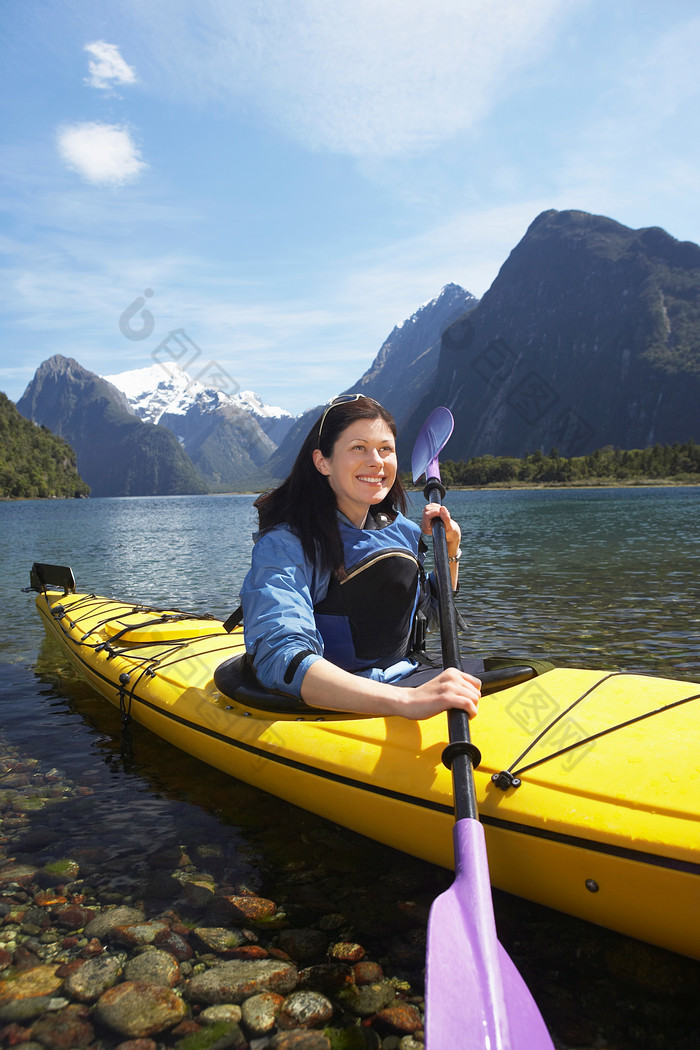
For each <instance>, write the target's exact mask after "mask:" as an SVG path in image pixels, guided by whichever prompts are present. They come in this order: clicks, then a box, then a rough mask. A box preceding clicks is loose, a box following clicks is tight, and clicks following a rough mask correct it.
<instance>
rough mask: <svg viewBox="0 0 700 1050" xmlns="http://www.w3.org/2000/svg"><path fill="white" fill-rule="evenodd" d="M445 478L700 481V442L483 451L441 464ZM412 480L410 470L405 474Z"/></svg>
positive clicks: (453, 482) (471, 483)
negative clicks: (570, 450)
mask: <svg viewBox="0 0 700 1050" xmlns="http://www.w3.org/2000/svg"><path fill="white" fill-rule="evenodd" d="M440 473H441V474H442V480H443V481H444V482H445V484H446V485H448V486H452V488H459V487H460V486H461V487H464V488H475V487H481V486H483V485H492V486H501V487H504V488H505V487H509V486H513V487H515V486H518V485H606V484H608V485H625V484H627V485H635V484H636V485H639V484H644V483H645V482H646V483H658V482H676V483H682V484H686V485H688V484H698V483H700V445H698V444H696V443H695V442H694V441H686V442H684V443H683V444H682V445H681V444H679V443H678V442H676V443H674V444H673V445H653V446H651V447H650V448H644V449H638V448H635V449H627V450H623V449H619V448H613V447H612V446H610V445H608V446H606V447H605V448H601V449H597V450H596V451H595V452H592V453H591V454H590V455H588V456H572V457H570V458H566V457H565V456H560V455H559V452H558V451H557V449H556V448H553V449H552V450H551V452H549V454H548V455H545V453H543V452H541V451H537V452H533V453H531V454H529V455H527V456H523V457H522V458H520V459H518V458H516V457H515V456H477V457H475V458H474V459H468V460H466V461H464V460H462V461H460V462H457V463H456V462H454V461H453V460H445V462H444V463H441V464H440ZM404 481H405V482H406V483H410V475H406V476H405V477H404Z"/></svg>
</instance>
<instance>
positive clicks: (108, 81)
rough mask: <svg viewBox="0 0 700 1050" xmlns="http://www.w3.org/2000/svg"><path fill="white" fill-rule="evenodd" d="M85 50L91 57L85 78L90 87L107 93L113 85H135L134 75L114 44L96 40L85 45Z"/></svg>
mask: <svg viewBox="0 0 700 1050" xmlns="http://www.w3.org/2000/svg"><path fill="white" fill-rule="evenodd" d="M85 50H86V51H87V52H88V54H89V55H91V56H92V57H91V59H90V61H89V63H88V70H89V72H90V76H89V77H86V78H85V83H86V84H89V85H90V87H94V88H98V89H99V90H101V91H109V90H110V89H111V88H112V87H113V86H114V85H115V84H135V83H136V73H135V72H134V70H133V69H132V68H131V66H130V65H128V64H127V63H126V62H125V61H124V59H123V58H122V56H121V54H120V53H119V48H118V47H117V46H116V44H107V43H105V41H104V40H96V41H95V42H94V43H92V44H86V45H85Z"/></svg>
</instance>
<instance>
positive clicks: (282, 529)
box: [241, 394, 481, 719]
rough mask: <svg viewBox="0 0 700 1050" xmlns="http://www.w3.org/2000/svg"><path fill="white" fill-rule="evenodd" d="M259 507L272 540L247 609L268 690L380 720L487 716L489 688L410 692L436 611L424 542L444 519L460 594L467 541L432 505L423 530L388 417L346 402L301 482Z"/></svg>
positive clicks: (356, 398)
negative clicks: (419, 637)
mask: <svg viewBox="0 0 700 1050" xmlns="http://www.w3.org/2000/svg"><path fill="white" fill-rule="evenodd" d="M255 506H256V507H257V509H258V515H259V522H260V533H259V535H258V538H257V540H256V543H255V546H254V548H253V556H252V564H251V569H250V572H249V573H248V575H247V576H246V579H245V581H244V583H243V588H242V590H241V604H242V608H243V624H244V630H245V642H246V650H247V652H248V653H249V654H250V655H251V657H252V661H253V668H254V670H255V673H256V675H257V677H258V679H259V680H260V682H261V683H262V685H263V686H264V687H265V688H267V689H272V690H278V691H281V692H285V693H291V694H293V695H295V696H297V697H301V699H302V700H303V701H304V702H305V703H307V704H309V705H310V706H311V707H323V708H327V709H329V708H330V709H334V710H339V711H352V712H359V713H365V714H367V715H401V716H403V717H405V718H414V719H417V718H427V717H429V716H430V715H435V714H438V713H439V712H441V711H445V710H446V709H447V708H451V707H457V708H462V709H463V710H464V711H466V712H467V714H468V715H469V717H473V716H474V715H475V714H476V712H477V707H478V702H479V696H480V691H479V690H480V684H481V683H480V682H479V679H478V678H475V677H473V676H472V675H470V674H467V673H466V672H464V671H459V670H457V669H455V668H449V669H447V670H443V671H442V672H439V673H437V672H436V673H435V674H434V675H433V676H432V677H430V676H429V678H430V680H428V681H424V680H423V679H424V678H425V675H424V674H420V675H419V676H417V677H416V679H415V684H414V683H413V682H412V681H411V675H415V673H416V672H417V671H418V670H419V667H420V665H419V664H418V663H417V661H416V660H414V659H412V658H411V657H410V651H411V648H412V639H413V638H414V636H415V624H416V622H418V621H420V619H421V617H424V616H425V614H426V611H428V612H430V610H431V606H432V602H431V598H430V588H429V587H428V586H427V585H426V582H425V574H424V572H423V558H424V552H425V550H426V546H425V543H424V542H423V541H422V536H429V535H430V534H431V532H432V522H433V520H434V519H435V518H436V517H438V516H439V517H440V518H442V520H443V522H444V524H445V534H446V538H447V546H448V553H449V555H450V571H451V576H452V586H453V589H456V588H457V575H458V568H459V561H458V559H459V542H460V538H461V533H460V529H459V525H458V524H457V523H456V522H454V521H453V520H452V518H451V517H450V514H449V511H448V510H447V508H446V507H442V506H440V505H438V504H434V503H431V504H427V505H426V507H425V508H424V510H423V515H422V519H421V524H420V527H419V526H418V525H417V524H416V523H415V522H412V521H410V520H409V519H408V518H407V517H405V513H404V512H405V509H406V495H405V492H404V489H403V486H402V484H401V480H400V478H399V476H398V470H397V459H396V425H395V423H394V420H393V418H392V416H391V415H390V414H389V412H387V411H386V409H385V408H383V407H382V406H381V405H380V404H379V403H378V402H377V401H374V400H373V399H372V398H369V397H366V396H364V395H361V394H343V395H341V396H340V397H337V398H335V400H334V401H332V402H331V403H330V404H329V405H328V407H327V408H326V410H325V412H324V413H323V415H322V416H321V417H320V419H319V420H317V422H316V423H315V424H314V426H313V427H312V428H311V430H310V431H309V433H308V435H307V437H306V439H305V441H304V443H303V445H302V447H301V450H300V452H299V455H298V456H297V459H296V462H295V464H294V466H293V468H292V471H291V473H290V475H289V477H288V478H287V479H286V481H284V482H283V483H282V484H281V485H280V486H279V487H278V488H276V489H274V490H273V491H271V492H268V493H264V494H263V495H262V496H260V497H259V498H258V500H257V501H256V504H255ZM418 683H420V684H418Z"/></svg>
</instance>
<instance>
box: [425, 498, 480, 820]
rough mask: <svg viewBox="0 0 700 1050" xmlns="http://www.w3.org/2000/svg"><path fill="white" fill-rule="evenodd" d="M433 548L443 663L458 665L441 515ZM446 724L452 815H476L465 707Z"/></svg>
mask: <svg viewBox="0 0 700 1050" xmlns="http://www.w3.org/2000/svg"><path fill="white" fill-rule="evenodd" d="M424 495H425V498H426V499H427V501H428V502H429V503H440V504H441V503H442V499H443V496H444V495H445V489H444V486H443V485H442V482H441V481H440V479H439V478H428V483H427V485H426V486H425V490H424ZM432 528H433V551H434V557H435V572H436V575H437V581H438V608H439V612H440V635H441V641H442V662H443V666H444V667H458V668H460V669H461V667H462V659H461V657H460V653H459V638H458V635H457V616H456V613H455V606H454V598H453V595H452V579H451V577H450V563H449V560H448V559H449V554H448V551H447V538H446V536H445V523H444V522H443V520H442V518H433V522H432ZM447 728H448V733H449V738H450V747H449V750H450V752H451V761H450V765H451V768H452V782H453V785H454V804H455V816H456V818H457V820H461V819H462V818H463V817H472V818H473V819H474V820H478V819H479V814H478V810H477V805H476V791H475V789H474V775H473V765H472V756H473V754H474V752H475V749H474V747H473V745H472V743H471V734H470V732H469V717H468V715H467V714H466V712H465V711H461V710H459V709H458V708H450V710H449V711H448V712H447Z"/></svg>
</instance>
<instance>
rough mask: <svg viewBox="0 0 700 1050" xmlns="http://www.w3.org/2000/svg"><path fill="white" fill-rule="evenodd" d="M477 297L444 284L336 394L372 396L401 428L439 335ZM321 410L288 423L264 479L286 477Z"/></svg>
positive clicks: (431, 373)
mask: <svg viewBox="0 0 700 1050" xmlns="http://www.w3.org/2000/svg"><path fill="white" fill-rule="evenodd" d="M478 301H479V300H478V299H476V298H475V297H474V296H473V295H472V294H471V293H470V292H467V291H465V289H464V288H460V287H459V285H456V284H448V285H446V286H445V287H444V288H443V289H442V291H441V292H440V294H439V295H438V296H437V297H436V298H435V299H432V300H431V301H430V302H429V303H426V304H425V306H422V307H421V308H420V309H419V310H417V311H416V313H415V314H413V316H412V317H409V318H408V320H406V321H404V322H403V323H402V324H400V325H397V326H396V328H394V330H393V331H392V332H391V334H390V335H389V336H388V338H387V339H386V340H385V341H384V343H383V345H382V347H381V349H380V351H379V353H378V354H377V356H376V357H375V359H374V361H373V362H372V364H371V365H370V367H369V368H368V369H367V371H366V372H365V373H364V374H363V375H362V376H361V377H360V379H359V380H358V381H357V382H356V383H353V385H352V386H350V387H348V389H347V391H338V393H347V392H348V391H353V392H356V393H362V394H367V395H368V396H369V397H373V398H375V400H377V401H380V402H381V403H382V404H383V405H385V406H386V408H388V409H389V411H390V412H391V413H392V415H393V416H394V418H395V420H396V423H397V426H398V428H399V430H401V428H402V427H403V425H404V424H405V422H406V420H407V419H408V417H410V415H411V413H412V411H413V409H414V408H415V405H416V404H417V403H418V401H419V400H420V398H421V395H422V394H423V392H424V391H425V390H428V389H430V388H431V387H432V385H433V383H434V382H435V378H436V371H437V367H438V360H439V356H440V337H441V335H442V333H443V332H444V331H445V329H446V328H447V327H448V326H449V325H450V324H451V323H452V322H453V321H455V320H456V319H457V318H458V317H464V316H466V314H467V313H469V311H470V310H473V309H474V307H475V306H476V305H477V303H478ZM322 408H323V406H322V405H319V406H317V407H315V408H313V409H310V410H309V411H308V412H305V413H304V414H303V415H302V416H300V417H299V419H298V420H297V421H296V423H295V424H294V425H293V426H292V427H291V429H290V430H289V432H288V434H287V436H286V438H285V439H284V441H283V442H282V443H281V444H280V446H279V448H278V449H277V451H276V452H274V453H273V455H272V456H271V458H270V459H269V460H268V462H267V464H266V466H265V473H266V474H267V481H268V483H269V481H270V480H271V479H275V478H283V477H285V476H286V475H287V473H288V472H289V470H290V469H291V466H292V464H293V462H294V460H295V458H296V454H297V452H298V451H299V448H300V446H301V444H302V442H303V440H304V438H305V436H306V434H307V433H308V431H309V427H310V426H311V424H312V423H313V421H314V419H316V418H317V416H318V415H319V414H320V412H321V411H322Z"/></svg>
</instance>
